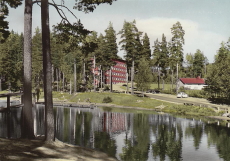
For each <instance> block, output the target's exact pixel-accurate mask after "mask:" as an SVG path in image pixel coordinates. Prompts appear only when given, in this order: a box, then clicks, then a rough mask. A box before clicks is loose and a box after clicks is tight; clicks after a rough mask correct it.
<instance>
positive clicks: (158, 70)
mask: <svg viewBox="0 0 230 161" xmlns="http://www.w3.org/2000/svg"><path fill="white" fill-rule="evenodd" d="M159 89H160V67H159V64H158V90H159Z"/></svg>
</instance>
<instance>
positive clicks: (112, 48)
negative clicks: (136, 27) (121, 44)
mask: <svg viewBox="0 0 230 161" xmlns="http://www.w3.org/2000/svg"><path fill="white" fill-rule="evenodd" d="M116 39H117V38H116V31H115V30H114V29H113V25H112V23H111V22H110V23H109V26H108V28H107V29H106V30H105V49H106V50H105V52H106V53H105V54H106V55H108V56H107V61H109V62H110V63H111V64H113V61H112V59H117V58H118V56H117V52H118V51H117V48H118V47H117V43H116ZM110 66H112V65H110Z"/></svg>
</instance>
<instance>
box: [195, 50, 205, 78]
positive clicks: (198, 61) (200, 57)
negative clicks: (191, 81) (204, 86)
mask: <svg viewBox="0 0 230 161" xmlns="http://www.w3.org/2000/svg"><path fill="white" fill-rule="evenodd" d="M204 66H205V56H204V54H203V53H202V52H201V51H200V50H199V49H197V51H196V53H195V54H194V58H193V73H194V76H195V77H197V76H200V77H203V76H204Z"/></svg>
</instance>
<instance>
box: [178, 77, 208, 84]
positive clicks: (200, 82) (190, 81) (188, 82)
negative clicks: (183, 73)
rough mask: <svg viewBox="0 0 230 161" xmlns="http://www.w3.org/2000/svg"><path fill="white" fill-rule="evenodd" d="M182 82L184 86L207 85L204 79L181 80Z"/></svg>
mask: <svg viewBox="0 0 230 161" xmlns="http://www.w3.org/2000/svg"><path fill="white" fill-rule="evenodd" d="M180 81H181V82H182V83H183V84H205V80H204V79H203V78H200V77H197V78H180Z"/></svg>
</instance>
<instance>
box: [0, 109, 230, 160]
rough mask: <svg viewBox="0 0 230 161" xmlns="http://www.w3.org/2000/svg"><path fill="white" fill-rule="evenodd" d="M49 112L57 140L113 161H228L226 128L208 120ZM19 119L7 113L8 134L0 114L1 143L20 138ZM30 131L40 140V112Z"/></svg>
mask: <svg viewBox="0 0 230 161" xmlns="http://www.w3.org/2000/svg"><path fill="white" fill-rule="evenodd" d="M54 112H55V116H56V117H55V119H56V137H57V138H58V139H59V140H61V141H63V142H66V143H69V144H74V145H79V146H83V147H87V148H91V149H95V150H99V151H103V152H105V153H107V154H108V155H110V156H112V157H115V158H117V159H118V160H122V161H134V160H137V161H155V160H156V161H171V160H175V161H180V160H185V161H201V160H202V161H205V160H207V161H229V160H230V153H229V149H230V128H229V127H228V126H227V125H225V124H220V123H219V122H217V121H213V120H211V119H206V118H201V119H200V118H195V119H194V118H185V117H175V116H172V115H169V114H158V113H154V112H151V111H131V110H129V111H127V110H122V109H115V110H114V109H111V108H94V109H90V108H71V107H55V109H54ZM20 113H21V109H12V112H11V118H10V127H11V128H10V130H7V116H6V114H3V113H0V137H7V135H10V137H12V138H19V137H20V135H21V130H20V120H21V116H20ZM35 127H36V128H35V133H36V135H43V134H44V106H36V119H35ZM9 133H10V134H9Z"/></svg>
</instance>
